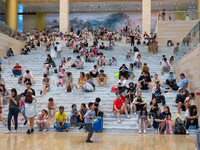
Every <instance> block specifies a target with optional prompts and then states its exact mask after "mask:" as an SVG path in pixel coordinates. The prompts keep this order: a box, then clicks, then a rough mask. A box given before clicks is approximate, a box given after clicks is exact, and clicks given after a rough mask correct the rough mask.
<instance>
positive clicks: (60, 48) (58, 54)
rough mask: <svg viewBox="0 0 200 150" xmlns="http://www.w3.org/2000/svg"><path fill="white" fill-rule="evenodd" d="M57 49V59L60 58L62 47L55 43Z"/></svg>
mask: <svg viewBox="0 0 200 150" xmlns="http://www.w3.org/2000/svg"><path fill="white" fill-rule="evenodd" d="M56 47H57V58H58V59H59V58H61V52H62V45H61V44H60V43H59V42H56Z"/></svg>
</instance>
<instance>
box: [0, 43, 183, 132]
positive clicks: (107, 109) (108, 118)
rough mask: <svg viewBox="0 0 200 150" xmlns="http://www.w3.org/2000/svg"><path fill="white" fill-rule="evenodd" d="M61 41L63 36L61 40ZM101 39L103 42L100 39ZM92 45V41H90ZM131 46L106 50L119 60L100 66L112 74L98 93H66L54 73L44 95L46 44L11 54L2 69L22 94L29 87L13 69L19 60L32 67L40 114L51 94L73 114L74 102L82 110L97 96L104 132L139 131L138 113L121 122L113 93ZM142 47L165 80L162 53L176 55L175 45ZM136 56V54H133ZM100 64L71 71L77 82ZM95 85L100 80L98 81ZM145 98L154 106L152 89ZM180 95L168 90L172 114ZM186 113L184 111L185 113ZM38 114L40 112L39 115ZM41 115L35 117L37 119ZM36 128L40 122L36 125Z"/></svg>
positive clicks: (152, 68)
mask: <svg viewBox="0 0 200 150" xmlns="http://www.w3.org/2000/svg"><path fill="white" fill-rule="evenodd" d="M57 40H58V41H60V40H59V39H57ZM60 42H61V43H62V45H63V49H64V50H63V53H62V54H63V57H66V58H67V57H72V61H73V62H74V61H75V58H76V56H77V55H75V54H73V53H72V49H69V48H66V47H64V45H65V43H64V42H63V41H60ZM100 42H101V41H100ZM104 43H105V45H108V42H105V41H104ZM89 44H90V45H91V43H89ZM130 48H131V46H130V45H127V44H124V43H120V42H116V43H115V46H114V49H113V50H111V51H104V52H103V53H104V55H105V56H106V58H107V59H110V58H111V57H113V56H114V57H115V58H116V59H117V66H106V67H104V68H101V67H99V70H100V69H104V72H105V73H106V74H107V76H108V84H107V87H106V88H103V87H96V90H95V91H94V92H90V93H83V92H77V91H74V92H73V93H65V87H57V86H56V85H55V80H56V74H52V75H51V76H50V78H51V89H50V91H49V92H47V94H46V95H44V96H40V94H39V92H40V90H41V89H42V79H43V77H42V71H43V69H44V67H43V63H44V61H45V59H46V55H47V53H48V52H45V48H44V47H38V50H32V52H31V53H30V54H29V55H27V56H21V55H16V56H14V57H11V58H9V59H8V65H7V66H3V69H2V70H3V71H2V77H4V79H5V80H6V82H7V83H6V88H7V89H8V90H9V91H10V90H11V88H16V89H17V91H18V94H20V93H22V92H23V91H24V90H25V86H20V85H18V84H17V81H18V79H17V78H14V77H12V76H11V75H12V72H11V68H12V67H13V66H14V65H15V63H16V62H19V63H20V65H21V66H22V68H23V72H24V71H25V70H26V69H29V70H30V71H31V72H32V73H33V76H34V77H33V78H34V86H33V87H32V88H33V89H35V91H36V97H37V112H38V114H40V112H41V110H42V109H47V102H48V99H49V98H50V97H52V98H54V101H55V103H56V110H58V107H59V106H60V105H63V106H64V107H65V112H66V113H67V115H68V116H69V113H70V110H71V105H72V104H76V105H77V106H78V110H79V109H80V106H81V103H86V104H88V102H91V101H94V100H95V98H96V97H100V98H101V100H102V101H101V109H102V111H103V112H104V122H103V123H104V124H103V128H104V132H138V121H137V118H138V116H137V115H133V112H131V115H130V116H131V119H126V116H125V115H121V121H122V123H121V124H118V123H117V118H116V116H115V115H113V113H112V107H113V105H112V104H113V100H114V99H116V96H115V94H114V93H111V92H110V90H111V87H112V86H113V85H116V84H117V82H118V79H116V78H114V75H115V73H117V72H118V69H119V67H120V66H121V65H122V64H126V65H127V66H129V64H130V63H131V62H133V60H132V61H125V55H126V52H127V51H129V50H130ZM138 48H139V49H140V53H141V55H142V62H143V63H145V62H146V63H147V64H148V66H149V68H150V73H151V75H154V74H155V73H158V74H159V79H161V80H162V81H163V82H165V79H166V76H167V73H166V74H164V75H161V66H160V60H161V58H162V55H163V54H165V55H166V57H167V58H170V56H171V55H173V48H170V47H162V46H161V47H160V48H159V54H156V55H148V49H147V47H144V46H138ZM132 59H133V57H132ZM55 62H56V64H58V63H59V61H58V60H56V61H55ZM94 64H96V63H85V65H84V69H83V70H77V69H75V68H72V69H70V70H68V71H71V72H72V74H73V77H74V83H75V84H77V83H78V77H79V74H80V72H82V71H84V72H85V73H87V72H89V70H90V69H91V68H92V67H93V65H94ZM171 71H173V72H174V69H173V68H171ZM135 73H136V77H135V79H134V80H129V82H130V81H132V82H134V83H137V80H138V78H139V76H140V74H141V70H137V69H136V71H135ZM94 82H95V84H96V85H97V83H96V80H94ZM142 94H143V97H144V98H145V99H146V100H147V102H148V110H149V109H150V106H149V103H150V100H151V95H150V92H149V91H142ZM175 96H176V92H170V93H166V94H165V97H166V105H168V106H170V108H171V112H172V114H175V113H176V112H177V108H176V107H172V105H173V104H174V100H173V98H174V97H175ZM159 106H160V107H161V109H162V110H163V107H162V106H161V104H159ZM3 112H4V116H5V117H7V113H8V106H5V107H4V108H3ZM183 114H184V113H183V112H182V115H183ZM37 117H38V115H37ZM37 117H36V119H35V120H37ZM35 127H36V125H35ZM0 128H1V129H6V127H2V126H1V127H0ZM19 130H26V126H23V121H22V122H20V124H19ZM49 130H52V131H54V129H53V123H51V127H50V129H49ZM69 130H70V131H79V130H78V128H73V127H70V129H69ZM147 132H156V131H155V130H154V129H153V127H151V128H148V129H147Z"/></svg>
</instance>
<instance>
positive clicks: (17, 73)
mask: <svg viewBox="0 0 200 150" xmlns="http://www.w3.org/2000/svg"><path fill="white" fill-rule="evenodd" d="M12 72H13V75H14V77H16V76H21V74H22V67H21V66H20V65H19V63H16V66H15V67H13V69H12Z"/></svg>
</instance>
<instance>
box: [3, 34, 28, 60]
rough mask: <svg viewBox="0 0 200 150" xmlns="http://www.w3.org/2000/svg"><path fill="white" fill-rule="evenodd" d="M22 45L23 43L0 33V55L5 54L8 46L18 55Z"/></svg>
mask: <svg viewBox="0 0 200 150" xmlns="http://www.w3.org/2000/svg"><path fill="white" fill-rule="evenodd" d="M24 46H25V43H23V42H21V41H18V40H15V39H13V38H11V37H9V36H7V35H5V34H2V33H0V57H4V56H6V54H7V51H8V49H9V48H12V50H13V52H14V55H18V54H20V52H21V49H22V48H23V47H24Z"/></svg>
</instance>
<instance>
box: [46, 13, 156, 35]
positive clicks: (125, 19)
mask: <svg viewBox="0 0 200 150" xmlns="http://www.w3.org/2000/svg"><path fill="white" fill-rule="evenodd" d="M156 16H157V15H156V12H153V13H152V19H151V21H152V31H154V29H155V25H156ZM69 22H70V27H71V26H72V25H73V26H74V29H75V30H76V31H78V30H82V28H83V27H85V26H86V27H87V29H89V30H90V29H91V28H93V29H95V28H96V27H104V26H106V27H107V28H108V30H117V31H119V30H121V29H122V28H123V27H126V26H128V28H131V29H135V27H136V26H137V25H139V26H140V27H142V14H141V12H119V13H117V12H113V13H71V14H70V16H69ZM58 27H59V14H58V13H48V14H46V28H47V30H48V29H55V28H58Z"/></svg>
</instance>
